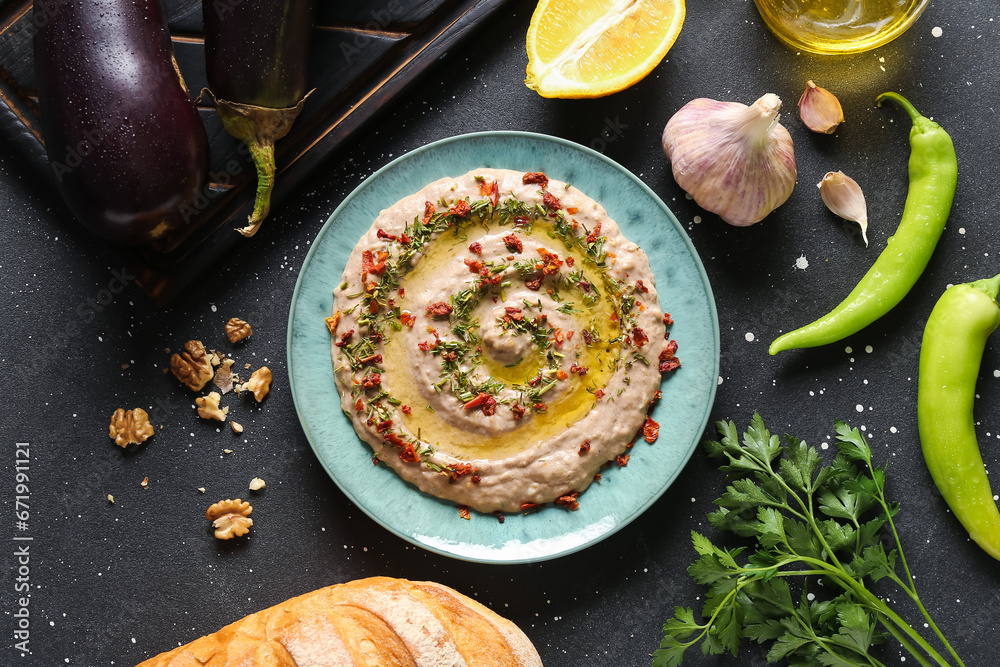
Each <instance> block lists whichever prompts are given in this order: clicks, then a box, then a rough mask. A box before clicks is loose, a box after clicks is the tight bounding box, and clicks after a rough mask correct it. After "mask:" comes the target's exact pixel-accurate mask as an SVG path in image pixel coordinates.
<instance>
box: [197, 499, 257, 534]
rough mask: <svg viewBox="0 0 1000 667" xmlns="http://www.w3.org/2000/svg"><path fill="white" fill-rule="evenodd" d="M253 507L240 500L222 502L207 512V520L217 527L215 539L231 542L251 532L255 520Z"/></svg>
mask: <svg viewBox="0 0 1000 667" xmlns="http://www.w3.org/2000/svg"><path fill="white" fill-rule="evenodd" d="M251 512H253V507H251V506H250V503H247V502H243V501H242V500H240V499H239V498H237V499H236V500H220V501H219V502H217V503H215V504H214V505H212V506H211V507H209V508H208V511H207V512H205V518H206V519H208V520H209V521H211V522H212V525H213V526H214V527H215V537H216V538H217V539H220V540H229V539H232V538H234V537H240V536H241V535H246V534H247V533H249V532H250V526H252V525H253V519H251V518H250V513H251Z"/></svg>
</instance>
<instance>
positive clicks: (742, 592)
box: [653, 414, 964, 667]
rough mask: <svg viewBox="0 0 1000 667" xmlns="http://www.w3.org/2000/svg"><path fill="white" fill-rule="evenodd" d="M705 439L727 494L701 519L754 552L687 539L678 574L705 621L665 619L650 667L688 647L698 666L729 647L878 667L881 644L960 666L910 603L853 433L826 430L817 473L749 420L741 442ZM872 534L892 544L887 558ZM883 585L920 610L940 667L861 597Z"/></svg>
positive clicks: (730, 436) (927, 648)
mask: <svg viewBox="0 0 1000 667" xmlns="http://www.w3.org/2000/svg"><path fill="white" fill-rule="evenodd" d="M716 428H717V429H718V431H719V435H720V439H719V440H718V441H711V442H706V443H705V446H706V448H707V449H708V451H709V454H710V455H712V456H724V457H725V458H726V459H728V463H727V464H725V465H723V466H722V467H721V468H720V469H721V470H723V471H725V472H726V473H728V474H729V475H730V485H729V486H728V487H727V488H726V492H725V494H724V495H723V496H722V497H721V498H719V499H718V500H717V501H716V504H717V505H718V506H719V508H720V509H719V510H718V511H715V512H712V513H711V514H709V516H708V518H709V520H710V521H711V523H712V525H713V526H715V527H716V528H718V529H720V530H725V531H731V532H733V533H736V534H737V535H740V536H742V537H750V538H754V540H755V542H756V544H755V546H756V550H755V551H753V552H752V553H750V554H749V555H746V554H744V552H745V551H746V549H745V548H744V547H740V548H736V549H724V548H720V547H718V546H716V545H715V544H713V543H712V542H711V541H710V540H709V538H707V537H705V536H703V535H700V534H698V533H697V532H692V537H693V540H694V548H695V551H697V552H698V554H699V555H700V558H698V560H697V561H696V562H695V563H694V564H693V565H691V567H690V568H688V572H689V573H690V574H691V576H692V577H693V578H694V579H695V580H696V581H697V582H698V583H700V584H705V585H707V586H708V587H709V589H708V593H707V598H706V602H705V606H704V608H703V609H702V617H703V618H704V619H706V620H705V622H704V623H700V622H698V621H697V620H696V619H695V616H694V612H693V611H692V610H691V609H690V608H686V607H677V608H676V609H675V610H674V614H675V616H674V618H672V619H671V620H669V621H668V622H667V623H666V624H665V625H664V626H663V634H664V637H663V641H662V642H661V644H660V649H659V650H658V651H656V654H655V655H654V659H653V667H677V666H678V665H680V664H681V661H682V659H683V656H684V652H685V651H686V650H687V649H688V648H689V647H691V646H693V645H694V644H697V643H698V642H699V641H700V642H702V647H701V648H702V651H703V652H705V653H706V654H721V653H724V652H725V651H727V650H728V651H730V652H731V653H732V654H733V655H736V653H737V650H738V649H739V645H740V640H741V639H750V640H755V641H757V642H758V643H764V642H773V643H772V644H771V648H770V650H769V651H768V654H767V660H768V662H779V661H781V660H785V661H787V662H788V664H789V665H797V666H807V665H808V666H812V665H816V666H820V667H856V666H857V667H860V666H865V667H876V666H881V665H882V664H883V663H881V662H879V661H878V660H877V659H875V658H874V657H872V656H871V655H870V654H869V649H870V647H871V646H872V645H874V644H877V643H880V642H882V641H883V640H884V639H885V638H886V636H887V634H888V635H892V636H893V637H894V638H895V639H896V640H898V641H899V643H900V644H901V645H902V646H903V648H905V649H906V650H907V651H909V653H910V654H911V655H912V656H913V658H914V659H915V661H916V662H917V664H919V665H923V666H925V667H931V666H933V665H938V666H939V667H946V666H949V665H952V666H963V665H964V663H963V662H962V660H961V659H960V658H959V657H958V655H957V654H956V653H955V651H954V649H952V647H951V645H950V644H949V643H948V641H947V640H946V639H945V638H944V636H943V635H942V634H941V632H940V630H938V628H937V626H936V625H935V624H934V621H933V620H932V619H931V617H930V615H929V614H928V613H927V610H926V609H925V608H924V606H923V604H921V602H920V598H919V597H918V595H917V591H916V587H915V585H914V582H913V577H912V576H911V575H910V570H909V568H908V567H907V565H906V559H905V558H904V556H903V552H902V546H901V545H900V541H899V535H898V533H897V532H896V526H895V525H894V524H893V521H892V517H893V516H895V515H896V513H897V512H898V510H899V506H898V504H897V503H890V502H889V501H887V500H886V497H885V467H876V466H875V465H873V463H872V451H871V448H870V447H869V446H868V443H867V442H866V441H865V439H864V437H863V436H862V435H861V433H860V432H859V431H858V430H857V429H852V428H850V427H848V426H847V425H846V424H844V423H843V422H839V421H838V422H837V425H836V432H837V442H836V446H837V450H838V454H837V456H836V458H835V460H834V461H833V463H832V464H829V465H824V463H823V460H822V458H821V457H820V455H819V453H817V451H816V449H815V448H813V447H809V446H807V445H806V443H805V442H803V441H801V440H799V439H797V438H794V437H792V436H789V435H786V436H785V442H784V443H782V442H781V440H780V439H779V438H778V436H776V435H771V433H769V432H768V431H767V429H766V428H765V427H764V423H763V420H762V419H761V418H760V416H759V415H757V414H755V415H754V416H753V419H752V421H751V423H750V427H749V428H748V429H747V432H746V433H745V434H744V436H743V439H742V441H741V440H740V436H739V432H738V430H737V428H736V425H735V424H734V423H733V422H728V423H727V422H718V423H717V424H716ZM884 526H888V527H889V529H890V530H891V533H892V536H891V537H892V539H891V544H889V545H888V546H889V547H890V548H889V550H888V551H887V550H886V545H885V544H884V543H883V539H882V533H883V530H882V529H883V527H884ZM887 541H888V540H887ZM898 569H901V570H902V573H903V576H900V574H899V572H898V571H897V570H898ZM883 579H886V580H889V581H891V582H893V583H894V584H896V585H897V586H898V587H899V589H900V590H901V591H902V592H903V593H904V594H905V595H906V597H908V598H909V599H910V600H911V601H912V602H913V603H914V605H915V606H916V607H917V609H919V610H920V613H921V614H922V615H923V617H924V619H925V621H926V623H925V628H929V629H930V630H931V631H932V632H933V633H934V635H936V636H937V638H938V639H939V640H940V642H941V644H942V645H943V646H944V648H945V649H946V651H945V655H946V656H947V657H945V656H942V655H941V654H940V653H938V651H937V650H936V649H935V648H934V647H933V646H931V644H930V643H928V641H927V640H926V639H925V638H924V637H922V636H921V635H920V633H918V632H917V631H916V630H915V629H913V627H911V626H910V625H909V624H908V623H907V622H906V621H905V620H903V618H901V617H900V616H899V615H898V614H897V613H896V611H894V610H893V609H891V608H890V607H889V605H888V604H887V603H886V601H885V600H884V599H882V598H880V597H879V596H877V595H876V594H874V593H873V592H871V591H870V590H869V588H868V582H869V581H870V582H877V581H880V580H883ZM793 584H794V589H793Z"/></svg>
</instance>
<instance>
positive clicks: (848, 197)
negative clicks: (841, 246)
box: [816, 171, 868, 247]
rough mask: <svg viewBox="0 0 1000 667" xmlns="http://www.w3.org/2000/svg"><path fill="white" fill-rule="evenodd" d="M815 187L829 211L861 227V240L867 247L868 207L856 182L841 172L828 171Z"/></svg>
mask: <svg viewBox="0 0 1000 667" xmlns="http://www.w3.org/2000/svg"><path fill="white" fill-rule="evenodd" d="M816 187H818V188H819V196H820V197H822V198H823V203H824V204H826V207H827V208H828V209H830V211H832V212H833V213H834V214H835V215H839V216H840V217H841V218H844V219H845V220H850V221H851V222H856V223H858V225H860V226H861V238H863V239H864V240H865V247H868V205H867V204H866V203H865V193H864V192H862V191H861V186H860V185H858V183H857V181H855V180H854V179H853V178H851V177H850V176H848V175H847V174H845V173H844V172H842V171H830V172H827V173H826V175H825V176H823V180H821V181H820V182H819V183H817V184H816Z"/></svg>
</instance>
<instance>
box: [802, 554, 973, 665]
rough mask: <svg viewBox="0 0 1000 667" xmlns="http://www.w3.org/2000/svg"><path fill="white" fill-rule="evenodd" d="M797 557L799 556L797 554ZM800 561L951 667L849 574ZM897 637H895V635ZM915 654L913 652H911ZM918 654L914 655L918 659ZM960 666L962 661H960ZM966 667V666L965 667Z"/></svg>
mask: <svg viewBox="0 0 1000 667" xmlns="http://www.w3.org/2000/svg"><path fill="white" fill-rule="evenodd" d="M796 555H797V554H796ZM798 558H799V560H801V561H802V562H803V563H808V564H810V565H815V566H816V567H819V568H821V569H823V570H825V571H826V574H827V575H829V576H831V577H832V578H833V580H834V581H835V582H836V583H837V584H838V585H839V586H841V587H842V588H844V589H845V590H848V591H850V592H851V593H853V594H854V595H855V596H857V598H858V601H859V602H861V603H862V604H864V605H865V606H866V607H868V608H869V609H871V610H872V611H874V612H876V613H878V614H879V615H880V616H885V618H886V619H888V620H890V621H892V622H893V623H894V624H895V626H896V627H897V628H898V629H899V630H902V631H903V632H905V633H906V634H907V635H909V637H910V638H911V639H912V640H913V641H914V642H916V643H917V646H919V647H920V648H921V649H922V650H923V651H924V652H925V653H926V654H927V655H928V656H930V657H931V658H933V659H934V661H935V662H936V663H937V664H938V665H940V666H941V667H950V663H948V661H947V660H945V659H944V658H943V657H942V656H941V654H940V653H938V652H937V651H936V650H934V647H933V646H931V645H930V644H928V643H927V640H925V639H924V638H923V637H921V636H920V634H919V633H918V632H917V631H916V630H914V629H913V627H911V626H910V624H909V623H907V622H906V621H904V620H903V619H902V618H901V617H900V616H899V614H897V613H896V612H894V611H893V610H892V609H890V608H889V606H888V605H887V604H886V603H885V602H883V601H882V600H880V599H879V598H878V597H877V596H875V595H873V594H872V593H871V592H870V591H869V590H868V589H867V588H865V587H864V585H862V584H861V583H860V582H858V581H857V580H856V579H855V578H854V577H852V576H850V575H849V574H847V572H846V571H845V570H844V569H843V568H840V567H835V566H833V565H831V564H830V563H826V562H824V561H821V560H819V559H816V558H810V557H809V556H798ZM893 636H895V635H893ZM911 653H913V651H911ZM917 655H919V654H917V653H914V657H916V656H917ZM959 664H960V665H961V664H962V661H961V660H959ZM963 667H964V665H963Z"/></svg>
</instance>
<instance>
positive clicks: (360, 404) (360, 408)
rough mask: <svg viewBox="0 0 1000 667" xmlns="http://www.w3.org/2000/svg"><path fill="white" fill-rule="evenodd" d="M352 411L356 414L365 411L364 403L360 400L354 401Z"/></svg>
mask: <svg viewBox="0 0 1000 667" xmlns="http://www.w3.org/2000/svg"><path fill="white" fill-rule="evenodd" d="M354 409H355V411H357V412H364V411H365V402H364V401H362V400H361V399H360V398H359V399H358V400H356V401H354Z"/></svg>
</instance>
